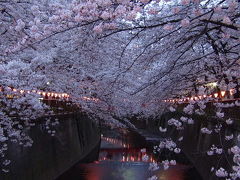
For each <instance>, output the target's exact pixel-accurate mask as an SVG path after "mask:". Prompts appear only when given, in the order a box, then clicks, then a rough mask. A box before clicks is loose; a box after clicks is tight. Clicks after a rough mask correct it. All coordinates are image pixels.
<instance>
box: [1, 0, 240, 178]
mask: <svg viewBox="0 0 240 180" xmlns="http://www.w3.org/2000/svg"><path fill="white" fill-rule="evenodd" d="M239 8H240V7H239V1H235V0H205V1H203V0H178V1H172V0H84V1H62V2H56V1H21V0H19V1H14V0H6V1H0V19H1V21H0V23H1V24H0V37H1V38H0V42H1V45H0V59H1V64H0V74H1V77H0V84H1V87H2V91H1V97H2V99H1V101H0V102H1V104H3V107H4V109H3V110H1V111H0V114H1V119H2V121H1V124H0V125H1V126H0V127H1V131H0V132H2V133H1V140H2V141H1V142H3V143H4V142H5V141H6V140H7V139H8V138H9V137H10V136H12V135H11V134H13V132H15V134H16V133H17V132H20V130H21V128H17V129H16V128H14V127H13V124H14V123H15V122H16V119H14V118H11V116H10V114H12V113H15V114H17V115H22V116H24V115H26V114H27V115H29V114H30V116H28V117H25V118H24V119H23V122H24V123H25V124H26V126H28V127H30V126H31V123H30V124H29V123H28V119H34V118H37V117H40V116H41V115H42V114H44V113H46V112H48V111H50V110H49V107H47V106H46V105H45V104H44V103H42V102H39V101H38V100H37V97H38V95H37V94H33V93H31V94H27V95H21V96H19V95H18V98H14V99H11V101H10V100H9V97H8V95H12V94H13V95H14V94H15V93H14V92H13V89H22V90H24V91H26V92H27V91H31V92H32V91H33V90H35V91H37V90H42V91H46V92H61V93H67V94H69V95H70V99H71V101H72V102H73V103H76V104H78V105H79V104H80V106H81V108H82V109H84V110H85V111H87V112H89V113H91V114H94V115H95V116H96V117H98V118H101V119H105V120H106V121H107V122H108V123H110V124H112V125H118V126H132V125H131V124H130V122H128V121H127V120H126V119H124V120H122V119H123V117H127V116H129V115H131V114H143V115H144V116H145V117H149V116H153V115H158V114H159V112H161V110H162V109H164V107H166V106H168V104H166V103H165V102H164V101H163V100H166V99H171V98H181V97H182V96H186V97H189V96H192V95H203V94H204V93H205V94H206V93H210V94H211V93H214V90H211V89H210V90H209V91H210V92H207V86H206V84H208V83H213V82H214V83H217V87H216V88H215V89H218V91H217V92H218V93H220V91H221V90H224V91H228V92H229V91H230V90H231V89H232V88H235V89H236V95H237V94H239V84H238V81H237V79H238V78H239V76H240V75H239V65H240V64H239V59H240V57H239V47H240V40H239V28H240V18H239V17H240V14H239V12H240V11H239ZM10 89H11V90H10ZM18 94H19V93H18ZM7 97H8V98H7ZM209 100H212V99H211V98H210V99H207V100H206V99H205V100H204V101H198V102H195V101H193V102H191V103H189V104H188V105H187V106H186V107H184V112H185V113H187V114H193V113H195V111H196V109H195V107H196V104H197V105H198V106H197V107H198V111H197V112H198V113H199V112H200V113H201V112H203V110H204V109H205V106H206V105H205V104H206V103H207V102H208V101H209ZM13 104H14V105H13ZM36 104H37V105H36ZM216 106H218V107H219V106H221V104H220V105H219V104H217V105H216ZM222 106H223V105H222ZM23 107H24V108H23ZM22 108H23V109H24V111H22ZM170 111H175V108H173V107H172V108H170ZM29 112H31V113H29ZM221 113H222V112H221V110H220V109H219V108H218V111H217V112H216V116H217V117H218V118H223V116H224V114H221ZM119 120H120V121H119ZM120 122H121V123H120ZM182 122H186V123H187V124H192V123H193V120H192V119H189V118H187V119H186V117H182V119H180V120H177V119H171V120H169V122H168V123H169V125H174V126H176V128H177V129H181V127H182ZM228 122H230V120H229V121H228ZM6 123H8V125H6ZM20 127H21V126H20ZM161 131H165V129H163V128H161ZM201 131H202V133H206V134H211V130H209V129H207V128H203V129H202V130H201ZM26 138H28V140H29V139H30V137H26ZM227 138H228V139H229V138H231V137H227ZM18 139H23V138H22V137H21V135H19V136H18ZM19 142H21V140H19ZM28 142H30V143H32V142H31V141H30V140H29V141H28ZM173 143H174V142H172V141H171V143H170V144H173ZM165 144H167V145H168V144H169V143H165ZM1 147H2V148H3V149H2V151H4V149H6V147H5V145H4V144H3V145H2V146H1ZM164 147H165V146H164ZM164 147H163V148H164ZM174 148H175V149H176V147H174ZM233 148H234V147H233ZM213 149H214V148H213ZM235 149H236V148H235ZM173 150H174V149H173ZM215 150H216V149H214V151H215ZM2 151H1V152H2ZM174 152H175V151H174ZM176 152H179V150H178V149H177V150H176ZM235 152H236V151H234V153H235ZM235 155H236V156H237V152H236V154H235ZM236 156H235V161H236ZM235 161H234V162H235ZM236 162H237V161H236ZM5 164H8V161H6V162H5ZM165 164H166V163H165ZM166 166H167V165H166ZM235 170H236V168H235ZM235 170H234V171H235ZM216 175H218V176H220V177H223V176H224V177H225V175H227V173H226V172H225V170H224V169H223V170H222V169H219V170H217V171H216ZM235 176H237V175H236V173H235V174H234V176H232V177H235Z"/></svg>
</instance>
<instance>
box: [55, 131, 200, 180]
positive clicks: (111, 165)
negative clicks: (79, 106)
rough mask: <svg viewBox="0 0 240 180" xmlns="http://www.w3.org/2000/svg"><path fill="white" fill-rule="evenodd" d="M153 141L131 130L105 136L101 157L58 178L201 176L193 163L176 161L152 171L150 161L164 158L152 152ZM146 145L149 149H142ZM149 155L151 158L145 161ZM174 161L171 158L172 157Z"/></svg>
mask: <svg viewBox="0 0 240 180" xmlns="http://www.w3.org/2000/svg"><path fill="white" fill-rule="evenodd" d="M152 147H153V145H152V144H149V143H148V142H146V141H145V140H144V138H142V137H140V136H138V135H137V134H135V133H133V132H131V133H128V134H124V135H122V136H120V137H119V136H118V137H109V135H108V137H106V136H103V137H102V140H101V149H100V152H99V159H98V160H97V161H95V162H93V163H79V164H77V165H75V166H74V167H73V168H71V169H70V170H69V171H67V172H66V173H65V174H63V175H62V176H61V177H59V178H58V180H75V179H76V180H146V179H148V178H149V177H151V176H152V175H156V176H157V177H158V179H159V180H186V179H189V180H190V179H194V180H197V179H201V178H200V176H199V175H198V174H197V173H196V170H195V169H194V168H193V167H192V165H191V164H186V163H184V164H181V163H177V164H176V165H175V166H170V168H169V169H168V170H163V166H161V165H160V166H159V169H158V170H156V171H149V170H148V168H149V164H150V163H153V162H158V160H160V161H161V160H163V159H161V158H162V157H157V156H155V155H154V154H153V153H152ZM143 148H146V152H141V149H143ZM145 155H147V156H148V160H143V156H145ZM169 160H171V159H169Z"/></svg>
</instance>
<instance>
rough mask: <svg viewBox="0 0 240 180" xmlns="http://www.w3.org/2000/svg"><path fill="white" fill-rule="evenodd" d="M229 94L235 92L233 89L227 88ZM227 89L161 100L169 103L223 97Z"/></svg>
mask: <svg viewBox="0 0 240 180" xmlns="http://www.w3.org/2000/svg"><path fill="white" fill-rule="evenodd" d="M229 92H230V95H231V96H232V95H234V93H235V89H230V90H229ZM226 93H227V91H221V92H220V94H219V93H214V94H211V95H199V96H192V97H187V98H182V99H167V100H163V101H164V102H170V103H175V102H186V101H190V100H192V101H193V100H195V101H198V100H202V99H205V98H224V97H225V95H226Z"/></svg>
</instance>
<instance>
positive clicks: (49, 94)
mask: <svg viewBox="0 0 240 180" xmlns="http://www.w3.org/2000/svg"><path fill="white" fill-rule="evenodd" d="M7 89H8V90H11V91H13V92H16V93H20V94H31V93H34V94H39V95H41V96H43V97H52V98H69V97H70V95H69V94H67V93H55V92H45V91H39V90H23V89H15V88H11V87H7ZM0 91H3V89H2V88H0Z"/></svg>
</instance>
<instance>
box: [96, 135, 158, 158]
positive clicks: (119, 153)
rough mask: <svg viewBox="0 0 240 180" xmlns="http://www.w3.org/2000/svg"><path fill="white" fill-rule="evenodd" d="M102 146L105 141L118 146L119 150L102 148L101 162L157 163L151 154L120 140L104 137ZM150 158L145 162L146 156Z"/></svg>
mask: <svg viewBox="0 0 240 180" xmlns="http://www.w3.org/2000/svg"><path fill="white" fill-rule="evenodd" d="M102 141H103V142H102V144H104V141H106V142H107V143H112V144H114V145H117V147H118V148H116V147H115V148H114V146H112V147H111V148H104V147H102V149H101V151H100V154H99V161H120V162H156V158H155V159H154V157H153V155H152V154H151V153H146V152H141V148H134V147H131V144H128V143H126V142H124V141H123V140H120V139H114V138H108V137H102ZM146 155H147V156H148V160H145V161H143V157H144V156H146Z"/></svg>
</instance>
